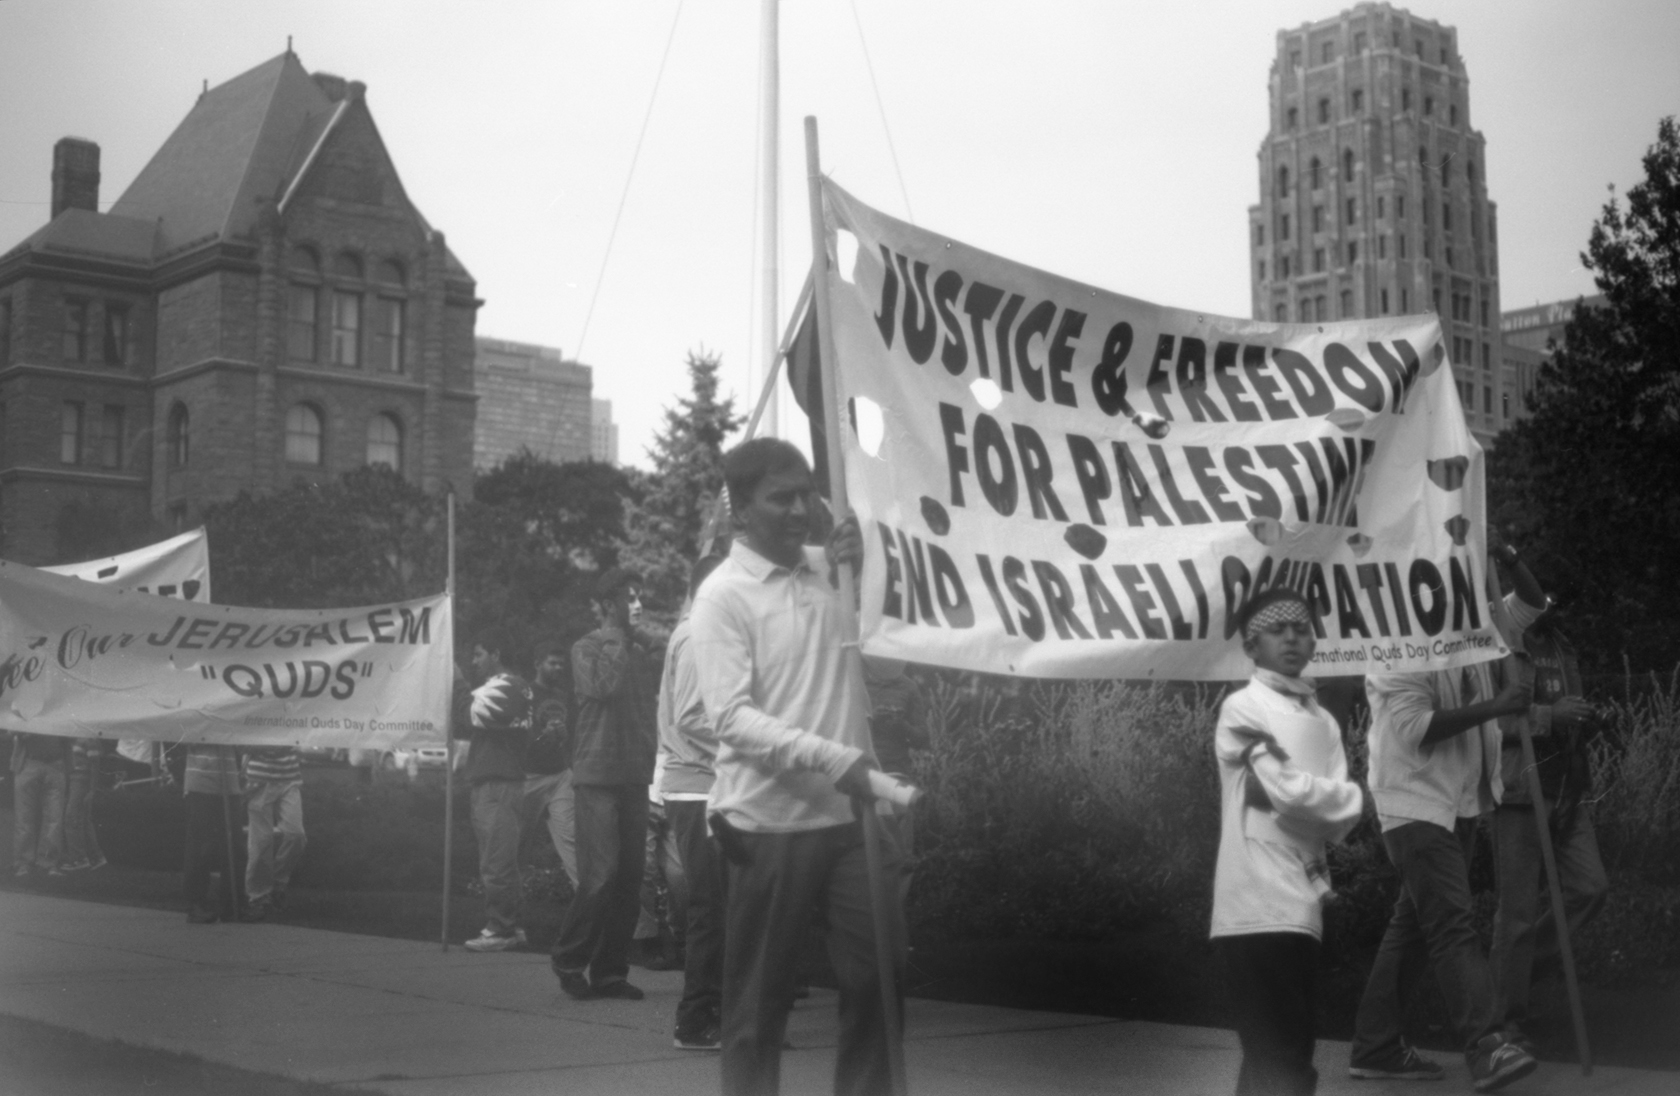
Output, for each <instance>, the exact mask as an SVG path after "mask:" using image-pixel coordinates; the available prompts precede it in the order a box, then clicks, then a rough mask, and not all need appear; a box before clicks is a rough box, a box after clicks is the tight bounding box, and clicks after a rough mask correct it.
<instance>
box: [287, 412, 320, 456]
mask: <svg viewBox="0 0 1680 1096" xmlns="http://www.w3.org/2000/svg"><path fill="white" fill-rule="evenodd" d="M286 459H287V460H289V461H291V462H292V463H293V464H320V463H321V412H320V410H319V409H318V408H316V407H314V406H313V405H311V404H307V403H299V404H293V405H292V409H291V410H290V411H288V412H286Z"/></svg>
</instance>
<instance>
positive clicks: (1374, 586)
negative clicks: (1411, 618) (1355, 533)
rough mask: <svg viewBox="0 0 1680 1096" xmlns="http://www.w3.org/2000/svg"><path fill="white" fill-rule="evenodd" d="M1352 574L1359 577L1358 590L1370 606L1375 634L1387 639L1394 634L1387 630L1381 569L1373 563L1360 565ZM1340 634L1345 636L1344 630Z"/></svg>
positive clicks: (1386, 612) (1386, 611)
mask: <svg viewBox="0 0 1680 1096" xmlns="http://www.w3.org/2000/svg"><path fill="white" fill-rule="evenodd" d="M1354 573H1355V574H1356V575H1358V576H1359V588H1360V589H1361V590H1364V591H1365V600H1366V601H1367V602H1369V603H1370V605H1371V615H1372V616H1374V617H1376V618H1377V634H1378V635H1380V636H1382V637H1383V638H1385V639H1386V638H1388V637H1389V636H1391V635H1393V634H1394V633H1393V632H1390V631H1389V630H1388V610H1387V609H1385V608H1384V607H1383V580H1382V570H1381V568H1379V567H1378V566H1377V565H1376V564H1374V563H1361V564H1359V565H1358V566H1357V567H1355V568H1354ZM1342 634H1343V635H1346V634H1347V629H1346V628H1343V629H1342ZM1366 634H1367V635H1369V634H1370V633H1369V632H1367V633H1366Z"/></svg>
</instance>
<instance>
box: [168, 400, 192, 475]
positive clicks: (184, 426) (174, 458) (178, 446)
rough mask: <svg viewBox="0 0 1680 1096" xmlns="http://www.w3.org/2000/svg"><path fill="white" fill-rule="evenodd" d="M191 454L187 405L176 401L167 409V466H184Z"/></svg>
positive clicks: (190, 434)
mask: <svg viewBox="0 0 1680 1096" xmlns="http://www.w3.org/2000/svg"><path fill="white" fill-rule="evenodd" d="M191 455H192V433H191V420H190V419H189V418H188V415H187V405H186V404H184V403H178V404H176V405H175V406H174V407H171V408H170V409H169V467H171V468H185V467H186V466H187V460H188V458H189V457H191Z"/></svg>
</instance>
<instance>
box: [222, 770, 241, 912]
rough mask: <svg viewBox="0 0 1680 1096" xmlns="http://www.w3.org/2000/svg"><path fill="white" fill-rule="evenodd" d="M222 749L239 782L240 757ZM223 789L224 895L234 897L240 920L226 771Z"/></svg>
mask: <svg viewBox="0 0 1680 1096" xmlns="http://www.w3.org/2000/svg"><path fill="white" fill-rule="evenodd" d="M220 749H221V750H223V751H225V752H223V753H222V755H221V757H220V760H221V761H222V762H224V763H225V762H226V761H227V759H228V758H229V757H232V758H233V771H234V773H235V776H234V779H235V780H237V779H238V775H237V774H238V772H239V756H238V755H237V754H235V753H234V752H233V747H232V746H222V747H220ZM222 789H223V790H222V832H223V833H224V834H226V836H227V842H226V843H227V883H226V889H224V891H223V893H224V894H232V895H233V916H234V918H235V919H238V917H239V915H240V912H241V911H240V908H239V875H238V873H237V871H236V870H235V867H236V863H237V862H236V860H235V858H234V852H233V796H232V795H230V794H229V793H228V791H227V772H226V770H225V769H224V770H223V772H222Z"/></svg>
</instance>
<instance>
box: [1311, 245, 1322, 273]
mask: <svg viewBox="0 0 1680 1096" xmlns="http://www.w3.org/2000/svg"><path fill="white" fill-rule="evenodd" d="M1313 273H1314V274H1322V273H1324V249H1323V248H1322V247H1315V248H1313Z"/></svg>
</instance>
